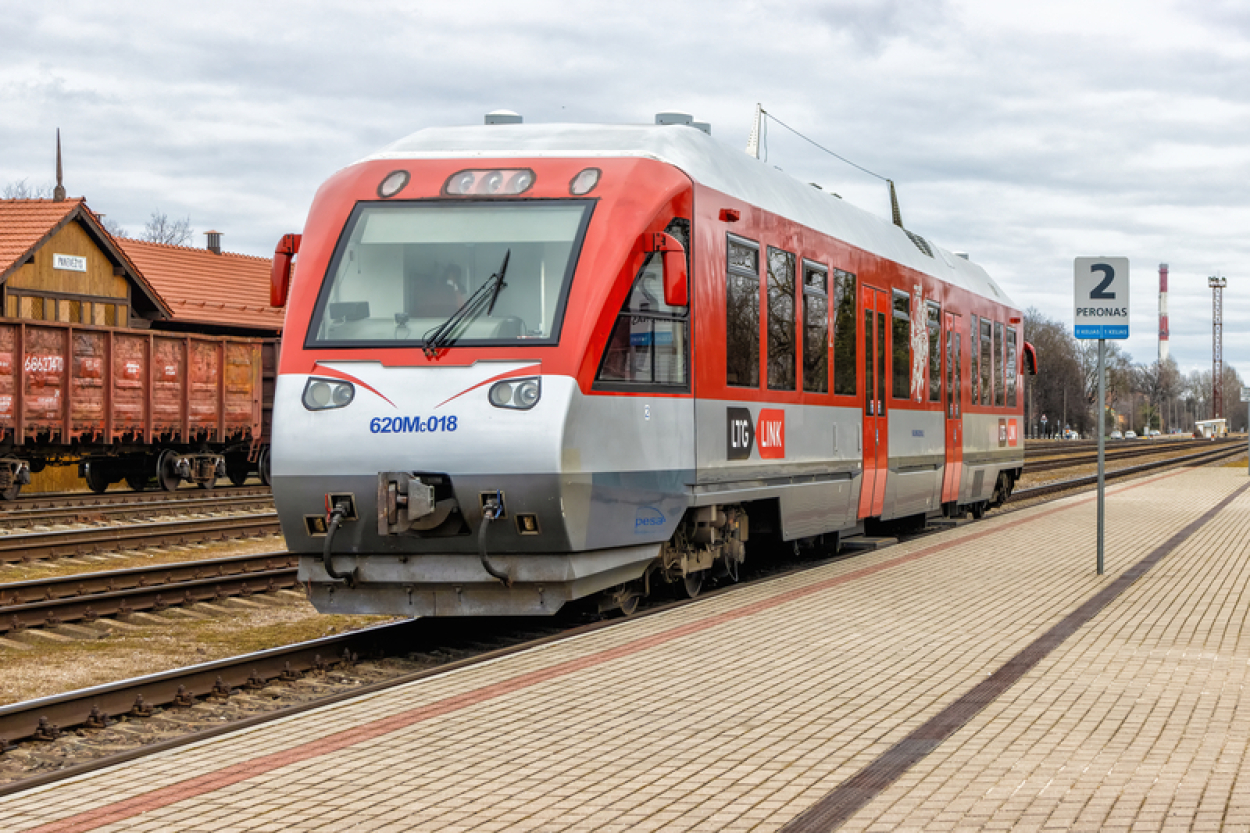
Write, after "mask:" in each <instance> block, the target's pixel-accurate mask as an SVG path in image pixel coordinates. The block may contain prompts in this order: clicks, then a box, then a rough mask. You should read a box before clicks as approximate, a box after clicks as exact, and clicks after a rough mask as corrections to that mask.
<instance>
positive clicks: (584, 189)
mask: <svg viewBox="0 0 1250 833" xmlns="http://www.w3.org/2000/svg"><path fill="white" fill-rule="evenodd" d="M602 173H603V172H602V171H600V170H599V169H598V168H586V169H585V170H584V171H582V172H581V173H579V174H578V175H577V176H575V177H573V179H572V181H571V182H569V193H570V194H572V195H573V196H575V197H580V196H582V195H583V194H589V193H590V192H591V191H593V190H595V186H596V185H598V184H599V176H600V175H601V174H602Z"/></svg>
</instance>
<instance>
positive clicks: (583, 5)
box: [0, 0, 1250, 396]
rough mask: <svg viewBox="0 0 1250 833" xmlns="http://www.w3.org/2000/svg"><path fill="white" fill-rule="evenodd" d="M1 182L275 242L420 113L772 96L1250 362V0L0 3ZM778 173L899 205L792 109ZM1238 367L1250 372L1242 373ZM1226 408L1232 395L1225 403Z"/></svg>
mask: <svg viewBox="0 0 1250 833" xmlns="http://www.w3.org/2000/svg"><path fill="white" fill-rule="evenodd" d="M0 12H2V14H0V43H3V44H4V48H3V50H0V186H3V185H5V184H8V183H11V182H14V181H17V180H22V179H25V180H26V181H27V182H28V184H30V185H45V184H51V183H52V182H53V179H54V141H55V131H56V128H57V127H60V128H61V134H62V145H63V149H64V155H65V185H66V187H67V189H68V191H69V193H70V195H72V196H80V195H81V196H85V197H87V199H88V203H89V205H90V206H91V207H92V208H93V209H95V210H96V211H99V212H102V213H105V214H107V215H108V217H109V218H110V219H111V220H113V221H115V222H117V223H120V224H121V225H122V226H123V227H124V228H126V229H128V230H129V231H130V232H131V233H132V234H134V233H138V232H139V231H140V230H141V229H142V227H143V223H144V221H145V220H146V219H147V217H148V216H149V215H150V214H151V212H152V211H153V210H156V209H159V210H160V211H163V212H165V213H167V214H168V215H170V216H171V217H184V216H189V217H190V218H191V222H192V225H193V227H194V228H195V229H196V232H197V234H196V240H195V241H194V245H197V246H201V245H203V244H204V238H203V235H202V232H204V231H207V230H208V229H210V228H211V229H216V230H219V231H221V232H223V233H224V238H223V246H224V247H225V248H226V249H228V250H231V251H238V252H244V253H248V254H256V255H266V256H268V255H270V254H272V252H273V246H274V244H275V243H276V242H277V240H278V239H279V237H280V236H281V235H282V234H284V233H286V232H290V231H299V230H300V229H302V227H303V222H304V218H305V215H306V213H307V210H308V206H309V202H310V200H311V198H312V195H313V193H314V191H315V190H316V188H317V186H318V185H319V184H320V183H321V182H322V181H323V180H324V179H325V178H326V177H328V176H329V175H330V174H332V173H334V171H336V170H337V169H339V168H341V167H343V166H344V165H347V164H350V163H351V162H353V161H355V160H357V159H359V158H361V157H363V156H365V155H367V154H368V153H371V152H372V151H375V150H377V149H379V148H380V147H382V146H384V145H386V144H389V143H390V142H392V141H394V140H396V139H398V138H400V137H402V136H405V135H407V134H409V133H412V132H414V131H416V130H419V129H421V128H423V127H429V126H441V125H456V124H480V123H481V120H482V116H483V114H485V113H487V112H489V111H491V110H494V109H498V108H507V109H511V110H515V111H517V112H519V113H521V114H523V115H524V117H525V119H526V121H527V122H556V121H568V122H613V123H642V122H651V121H653V118H654V114H655V113H656V112H659V111H662V110H681V111H685V112H690V113H693V114H694V115H695V117H696V118H698V119H700V120H705V121H709V122H711V124H712V132H713V135H714V136H715V137H716V138H718V139H719V140H721V141H724V142H726V143H728V144H729V145H731V146H734V147H737V148H743V147H745V144H746V139H747V134H748V132H749V130H750V126H751V119H752V115H753V111H754V107H755V104H756V103H757V102H759V103H762V104H763V106H764V108H765V109H766V110H768V111H769V112H771V113H773V114H774V115H776V117H777V118H779V119H781V120H782V121H784V122H786V123H787V124H789V125H791V126H792V127H794V128H796V129H798V130H800V131H801V132H802V133H804V134H805V135H807V136H810V137H811V138H812V139H813V140H815V141H817V142H819V143H820V144H822V145H824V146H825V147H827V148H829V149H831V150H834V151H836V152H837V153H839V154H841V155H843V156H845V157H847V158H849V159H851V160H853V161H855V162H856V163H858V164H859V165H862V166H864V167H865V168H868V169H870V170H872V171H875V172H877V173H880V174H882V175H884V176H888V177H891V178H893V179H894V181H895V182H896V183H897V186H898V189H899V196H900V201H901V204H902V211H903V219H904V221H905V223H906V225H907V226H908V227H909V228H910V229H912V230H913V231H916V232H918V233H920V234H922V235H925V236H926V237H930V238H932V239H933V240H934V241H935V242H937V243H938V244H940V245H942V246H944V247H946V248H948V249H952V250H956V251H967V252H970V253H971V255H972V259H973V260H975V261H977V262H978V263H980V264H982V265H983V266H985V268H986V269H987V270H988V271H989V272H990V274H991V275H993V276H994V277H995V278H996V279H997V280H998V282H999V283H1000V284H1001V285H1002V286H1003V287H1004V288H1005V289H1006V290H1007V291H1008V293H1009V294H1010V295H1011V296H1012V298H1013V299H1014V300H1015V302H1016V303H1017V304H1018V305H1019V306H1020V307H1021V308H1027V307H1030V306H1035V307H1037V308H1038V309H1040V310H1041V311H1042V312H1043V313H1045V314H1046V315H1048V316H1049V317H1051V318H1055V319H1058V320H1061V321H1064V322H1067V323H1069V324H1070V323H1071V319H1072V309H1073V299H1072V295H1073V291H1072V283H1073V276H1072V271H1073V264H1072V260H1073V258H1074V257H1076V256H1078V255H1123V256H1126V257H1128V258H1129V259H1130V261H1131V264H1132V312H1133V316H1132V332H1133V336H1132V338H1131V339H1130V340H1129V341H1128V342H1127V343H1126V344H1125V345H1124V346H1125V347H1126V348H1127V349H1128V350H1129V352H1130V353H1132V355H1133V357H1134V359H1135V360H1136V361H1138V362H1151V361H1153V360H1154V359H1155V357H1156V355H1157V347H1156V337H1155V333H1156V330H1157V326H1156V325H1157V308H1158V302H1157V292H1158V277H1157V272H1158V265H1159V264H1160V263H1163V262H1166V263H1168V264H1170V266H1171V281H1170V285H1171V287H1170V288H1171V296H1170V300H1169V308H1170V313H1171V331H1172V355H1173V356H1175V357H1176V359H1177V361H1178V362H1179V363H1180V365H1181V368H1182V370H1185V371H1189V370H1192V369H1200V368H1201V369H1209V368H1210V366H1211V292H1210V290H1209V289H1208V287H1207V277H1208V276H1210V275H1215V274H1222V275H1225V276H1227V278H1228V289H1227V290H1225V295H1224V308H1225V309H1224V326H1225V333H1224V357H1225V362H1226V363H1228V364H1232V365H1234V366H1237V367H1238V369H1239V370H1241V371H1242V373H1243V375H1247V374H1246V370H1250V332H1248V329H1250V327H1248V325H1250V259H1248V258H1247V254H1248V250H1250V196H1248V194H1247V184H1248V183H1250V39H1248V37H1247V35H1248V33H1250V4H1247V3H1245V2H1241V1H1240V0H1236V1H1234V0H1201V2H1186V3H1180V2H1177V3H1172V2H1165V0H1135V1H1134V0H1072V1H1071V2H1050V1H1049V0H1042V2H1037V3H1015V2H1002V0H959V1H956V2H923V0H911V1H910V2H902V1H901V0H899V1H898V2H895V1H894V0H823V2H816V0H786V2H779V3H772V2H732V1H731V2H725V1H724V0H721V1H720V2H713V1H712V0H703V1H702V2H687V3H680V2H666V3H653V2H645V0H644V2H633V3H620V2H611V3H609V2H576V0H572V1H571V2H570V1H566V2H560V3H554V2H548V0H527V2H523V3H518V2H503V0H499V1H498V2H491V0H457V2H438V3H435V2H353V3H347V2H329V1H327V2H300V3H291V2H265V3H256V2H246V3H238V2H214V3H211V4H210V3H189V4H181V5H177V6H174V5H170V4H167V3H156V2H149V3H144V2H131V1H130V0H112V2H110V3H107V4H100V3H94V2H86V1H85V0H62V1H61V2H54V3H29V2H25V0H0ZM768 161H769V162H770V163H771V164H773V165H776V166H778V167H780V168H782V169H783V170H785V171H786V172H788V173H790V174H792V175H793V176H795V177H796V178H798V179H800V180H802V181H805V182H809V181H810V182H817V183H820V184H821V185H822V186H824V187H825V188H827V189H829V190H833V191H836V192H838V193H840V194H841V195H842V196H843V197H844V198H846V199H848V200H850V201H851V202H854V203H855V204H857V205H859V206H861V207H863V208H866V209H868V210H869V211H873V212H875V213H878V214H881V215H882V216H886V217H888V216H889V202H888V196H887V192H886V190H885V187H884V186H883V185H882V184H881V183H880V182H879V181H878V180H876V179H873V178H872V177H869V176H867V175H865V174H863V173H860V172H859V171H856V170H855V169H854V168H851V167H848V166H847V165H845V164H843V163H841V162H839V161H838V160H836V159H833V158H832V157H829V156H827V155H825V154H824V153H822V152H821V151H819V150H817V149H816V148H814V147H812V146H811V145H809V144H807V143H806V142H803V141H802V140H801V139H797V138H795V137H794V136H792V135H790V134H788V133H787V132H786V131H785V130H783V129H781V128H780V127H777V126H776V125H773V126H772V128H771V129H770V131H769V142H768ZM1243 368H1245V369H1246V370H1243ZM1226 396H1227V394H1226Z"/></svg>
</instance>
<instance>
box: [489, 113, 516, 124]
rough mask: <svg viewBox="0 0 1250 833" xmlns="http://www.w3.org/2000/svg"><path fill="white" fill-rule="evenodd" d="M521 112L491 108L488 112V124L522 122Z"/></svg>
mask: <svg viewBox="0 0 1250 833" xmlns="http://www.w3.org/2000/svg"><path fill="white" fill-rule="evenodd" d="M521 121H522V119H521V114H520V113H514V112H512V111H511V110H491V111H490V112H489V113H487V114H486V124H520V123H521Z"/></svg>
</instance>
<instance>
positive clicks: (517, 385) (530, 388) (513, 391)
mask: <svg viewBox="0 0 1250 833" xmlns="http://www.w3.org/2000/svg"><path fill="white" fill-rule="evenodd" d="M542 391H543V388H542V380H540V379H539V378H537V377H534V378H529V379H505V380H504V381H502V382H496V383H495V384H493V385H491V388H490V393H489V394H488V395H487V398H488V399H490V404H492V405H494V406H495V407H496V408H513V409H515V410H518V411H528V410H529V409H530V408H532V407H534V406H535V405H537V404H538V400H539V399H540V398H541V397H542Z"/></svg>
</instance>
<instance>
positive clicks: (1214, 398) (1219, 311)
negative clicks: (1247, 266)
mask: <svg viewBox="0 0 1250 833" xmlns="http://www.w3.org/2000/svg"><path fill="white" fill-rule="evenodd" d="M1227 285H1228V279H1227V278H1222V277H1211V278H1207V286H1209V287H1211V418H1212V419H1219V418H1220V417H1222V416H1224V378H1223V377H1224V287H1225V286H1227Z"/></svg>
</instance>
